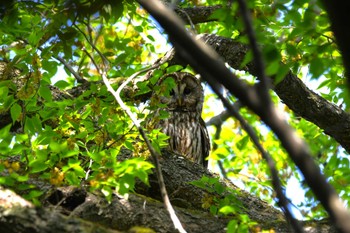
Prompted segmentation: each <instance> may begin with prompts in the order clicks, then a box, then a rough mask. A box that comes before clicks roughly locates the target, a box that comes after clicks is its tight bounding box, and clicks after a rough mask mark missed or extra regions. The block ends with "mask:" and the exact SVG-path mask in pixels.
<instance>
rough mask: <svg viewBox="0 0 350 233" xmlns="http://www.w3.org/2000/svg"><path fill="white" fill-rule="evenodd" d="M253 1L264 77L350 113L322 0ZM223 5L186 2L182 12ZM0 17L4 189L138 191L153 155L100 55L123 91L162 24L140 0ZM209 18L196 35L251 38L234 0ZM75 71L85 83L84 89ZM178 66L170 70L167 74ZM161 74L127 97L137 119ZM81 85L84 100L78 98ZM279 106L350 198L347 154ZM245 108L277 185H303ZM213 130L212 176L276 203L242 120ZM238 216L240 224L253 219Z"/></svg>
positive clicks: (210, 109)
mask: <svg viewBox="0 0 350 233" xmlns="http://www.w3.org/2000/svg"><path fill="white" fill-rule="evenodd" d="M248 2H249V7H250V9H251V12H252V14H253V23H254V26H255V29H256V33H257V37H258V41H259V44H261V45H262V46H261V47H262V51H263V54H264V58H265V63H266V64H267V67H266V70H267V73H268V74H269V75H271V76H275V77H276V78H275V80H276V82H278V81H280V80H281V78H282V77H283V76H284V75H285V74H286V73H287V71H288V70H289V69H290V70H291V71H292V72H293V73H295V74H298V76H299V77H300V78H302V79H303V80H304V81H305V80H311V82H310V84H312V85H314V86H315V89H319V91H320V92H321V93H322V96H323V97H324V98H326V99H327V100H329V101H332V102H334V103H337V104H338V103H339V104H340V103H341V104H342V106H343V108H344V109H345V110H348V109H349V102H348V101H349V98H347V91H346V89H345V84H344V83H345V81H344V80H345V78H344V77H343V75H342V74H343V72H344V71H343V67H342V66H341V57H340V54H339V52H338V50H337V48H336V44H335V41H334V36H333V34H332V32H331V30H330V24H329V21H328V18H327V15H326V13H325V11H324V9H323V7H322V6H321V5H320V4H319V1H311V2H310V1H305V0H294V1H289V0H255V1H248ZM221 3H222V2H221V1H216V0H208V1H181V3H180V6H181V7H190V6H194V5H207V6H211V5H215V4H221ZM0 17H1V18H2V20H1V24H0V32H1V33H0V35H1V37H0V46H1V50H0V53H1V61H3V62H5V63H6V66H5V69H4V71H3V73H2V74H1V76H0V93H1V94H0V114H5V113H9V114H10V118H11V121H10V123H9V124H7V125H6V126H4V127H3V128H2V129H1V130H0V158H1V164H0V172H1V174H5V175H3V176H1V177H0V184H2V185H7V186H11V187H16V188H17V189H19V190H22V191H25V192H24V193H25V195H26V197H27V198H28V199H31V200H33V201H36V202H37V203H38V201H37V199H38V197H40V195H41V193H40V192H39V191H37V189H36V187H35V185H34V184H31V183H30V182H28V180H29V178H30V177H39V178H40V179H43V180H45V181H48V182H49V183H51V184H52V185H55V186H60V185H68V184H70V185H81V184H82V183H83V181H86V182H88V183H89V184H90V186H91V187H92V188H93V189H99V190H102V192H103V193H104V194H105V195H106V196H107V197H110V196H111V194H112V191H114V190H115V191H117V192H119V193H121V194H126V193H128V192H130V191H132V190H133V189H134V184H135V179H140V180H141V181H143V182H144V183H146V184H147V183H148V179H147V174H149V172H151V169H152V167H153V166H152V164H150V163H149V162H147V161H146V160H145V159H146V158H147V156H148V152H147V148H146V147H145V144H144V143H143V141H142V140H141V139H140V137H139V134H138V132H137V130H136V128H135V127H133V125H132V123H131V121H130V119H129V117H128V116H127V115H126V114H125V113H124V112H123V111H122V110H121V108H120V107H119V106H118V105H117V104H116V102H115V100H114V99H113V97H112V96H111V95H110V94H109V93H108V91H107V89H106V87H105V86H104V85H102V84H101V76H100V74H99V72H98V71H99V68H100V67H99V65H100V64H102V58H101V56H100V55H99V53H98V52H97V51H96V48H98V50H99V51H101V53H102V54H103V55H104V56H105V57H106V58H107V59H108V60H109V62H110V65H111V69H110V70H109V72H108V78H110V80H111V81H113V82H114V83H113V85H114V87H115V88H116V87H118V86H119V84H120V83H121V82H122V81H123V80H124V79H125V78H126V77H129V76H130V75H131V74H133V73H135V72H136V71H138V70H140V69H141V68H144V67H145V66H148V65H150V64H152V63H154V61H155V60H156V59H157V58H159V57H160V56H162V53H163V52H164V51H166V50H167V49H168V48H169V46H167V45H166V44H165V41H166V40H165V39H164V38H163V37H161V35H160V34H159V32H158V31H160V32H162V31H161V29H159V28H158V27H157V24H156V23H155V22H154V21H153V20H152V19H151V18H150V17H149V15H148V14H147V13H146V12H145V11H144V10H143V9H142V8H140V7H139V6H138V5H137V4H136V3H135V2H133V1H99V0H94V1H82V0H81V1H63V0H56V1H47V0H42V1H13V6H12V8H9V9H8V10H7V11H6V12H2V13H1V14H0ZM212 18H215V19H217V21H215V22H207V23H203V24H198V25H196V30H197V32H198V33H216V34H218V35H222V36H226V37H230V38H233V39H235V40H237V41H240V42H244V43H246V42H247V38H246V34H245V32H244V26H243V23H242V21H241V18H240V17H239V12H238V6H237V3H236V2H235V1H233V3H232V5H231V7H223V8H221V9H219V10H218V11H216V12H215V13H214V14H213V16H212ZM92 45H93V46H92ZM248 54H249V53H248ZM62 60H63V61H65V62H66V63H67V65H66V66H63V64H62ZM250 60H251V56H248V55H247V57H246V59H245V62H249V61H250ZM281 61H282V62H283V64H281V63H280V62H281ZM1 64H4V63H1ZM68 67H72V68H73V70H75V71H76V73H77V74H78V75H79V76H80V77H83V78H84V80H86V81H85V83H84V81H81V80H78V79H77V77H76V76H75V75H74V74H73V73H72V72H71V70H69V69H68ZM163 68H164V67H163ZM178 69H179V67H176V66H175V67H169V68H168V70H166V69H165V71H164V72H172V71H174V70H178ZM187 69H190V68H187ZM14 73H15V74H14ZM162 74H163V73H158V74H157V73H155V74H154V77H155V78H156V79H150V80H147V81H143V82H139V83H138V84H137V86H138V87H139V91H138V92H137V93H134V95H133V96H132V98H129V99H127V98H125V99H126V101H127V102H126V104H127V105H128V106H129V107H130V108H131V110H132V111H133V112H135V113H137V116H138V117H139V119H145V118H146V115H147V114H146V113H147V109H146V110H145V109H143V108H142V104H140V100H139V99H138V98H137V96H139V95H142V94H145V93H149V92H150V91H151V89H150V88H149V85H148V84H149V83H151V84H154V83H155V82H156V80H157V78H159V77H160V76H161V75H162ZM240 76H241V78H242V79H245V80H247V82H248V83H254V82H255V79H254V77H251V76H248V75H240ZM87 83H88V84H87ZM49 85H53V86H54V88H55V89H57V90H59V93H61V94H59V96H55V95H53V94H52V88H53V87H50V86H49ZM86 85H87V88H86V89H85V90H84V91H83V93H81V94H79V95H76V94H75V93H79V88H82V87H84V88H85V87H86ZM62 93H64V94H62ZM60 95H64V96H60ZM272 95H273V94H272ZM273 99H274V101H275V103H276V105H278V107H279V108H281V110H283V111H284V113H285V115H286V116H287V117H288V119H289V122H290V123H291V124H292V125H293V126H294V127H295V128H296V130H297V131H298V133H299V135H300V136H301V137H302V138H304V139H305V140H306V142H308V144H309V145H310V147H311V150H312V152H313V154H315V160H317V161H318V163H319V164H320V166H321V168H322V171H323V173H324V174H325V175H327V177H329V178H328V179H329V181H330V183H331V184H332V185H334V187H335V188H336V190H337V191H338V193H340V195H341V196H342V198H343V199H344V200H345V201H346V203H347V202H348V201H349V199H350V197H349V192H348V190H347V189H348V187H349V185H348V184H349V183H350V174H349V169H348V167H349V166H348V165H349V159H348V158H347V154H346V153H345V152H344V151H343V150H342V149H341V148H339V145H338V144H337V143H336V142H335V141H334V140H333V139H331V138H330V137H329V136H327V135H325V134H324V133H323V132H322V130H320V129H319V128H317V127H316V126H314V125H313V124H311V123H310V122H308V121H306V120H304V119H300V117H298V116H295V115H294V114H293V113H292V112H291V110H290V109H288V108H287V107H285V106H284V105H282V104H281V103H279V100H278V98H277V97H276V96H274V95H273ZM231 100H232V101H236V100H235V99H234V98H231ZM215 106H219V105H218V103H217V100H216V97H215V96H214V95H212V94H210V93H208V94H207V95H206V101H205V108H204V113H203V117H204V119H205V120H208V119H209V118H210V117H213V116H214V115H216V114H217V113H218V109H217V108H216V107H215ZM240 112H241V114H242V115H243V116H244V117H245V119H246V120H247V121H248V123H249V124H250V125H251V126H252V127H253V128H254V129H255V131H256V132H258V136H259V138H260V140H261V142H262V144H263V146H264V147H265V149H266V150H267V151H268V152H269V153H270V154H271V156H272V157H273V158H274V160H275V161H276V166H277V169H278V171H279V175H280V178H281V180H282V184H283V185H284V186H286V185H287V183H288V181H289V180H290V179H292V178H296V179H297V180H298V181H300V182H303V178H302V177H301V176H300V175H299V173H298V171H297V170H296V168H295V167H294V166H293V165H292V163H291V162H290V161H289V158H288V156H287V154H286V153H285V151H284V150H283V148H282V147H281V145H280V143H279V142H278V140H277V139H276V137H275V135H274V134H273V133H272V132H271V131H270V130H269V129H267V128H266V126H264V125H263V124H262V123H261V122H260V121H259V119H258V117H257V116H256V115H254V114H252V113H251V112H250V111H249V110H247V109H245V108H242V109H241V110H240ZM13 129H16V131H13ZM210 131H211V132H212V135H211V136H212V138H213V141H214V142H215V144H217V145H218V147H217V149H215V150H213V151H212V152H211V155H210V159H211V161H212V162H211V163H212V166H211V168H212V169H213V170H215V169H217V167H218V166H217V162H221V163H222V165H223V168H224V170H225V173H226V175H227V176H228V177H229V178H231V179H232V180H233V181H234V182H236V183H239V184H241V185H242V186H243V187H244V188H245V189H246V190H248V191H249V192H251V193H253V194H256V195H257V196H260V197H262V198H264V199H265V200H268V201H270V202H273V200H274V198H275V197H274V194H273V191H272V188H271V182H270V180H271V178H270V176H269V171H268V168H267V165H266V163H265V162H264V161H263V159H262V158H261V156H260V155H259V153H258V152H257V151H256V150H255V148H254V146H253V144H252V142H251V140H250V139H249V137H248V136H247V134H246V133H245V132H244V131H243V130H242V129H241V127H240V125H239V123H238V122H237V121H236V120H234V119H228V120H227V121H226V122H224V123H223V125H222V131H221V134H220V137H219V138H215V136H214V135H215V129H214V127H211V128H210ZM149 136H150V137H151V140H152V143H153V145H155V146H157V145H158V146H159V148H160V147H163V146H165V145H164V142H165V140H166V138H165V136H164V135H161V134H159V132H156V131H153V132H150V134H149ZM125 148H127V149H129V150H131V151H132V153H133V157H132V158H131V159H128V160H119V159H118V155H119V154H120V152H121V151H122V150H124V149H125ZM159 148H158V149H159ZM203 179H204V180H202V181H201V182H199V183H198V182H197V183H194V184H196V185H198V186H200V187H203V188H205V189H207V190H208V191H210V192H211V193H218V194H221V193H222V192H224V191H227V190H223V188H222V187H221V186H218V183H217V180H210V179H209V180H206V179H208V178H203ZM205 183H208V184H210V186H206V185H204V184H205ZM344 187H345V188H344ZM304 189H305V191H306V196H305V197H306V200H305V202H302V203H299V205H300V208H301V209H304V208H307V210H308V211H307V213H306V216H308V217H314V216H317V217H324V216H325V213H324V211H323V209H322V208H320V206H319V204H318V203H317V202H315V198H314V197H313V195H312V193H311V192H310V190H309V188H308V187H304ZM214 203H215V205H210V207H209V208H210V212H212V213H213V214H217V213H218V212H222V213H223V214H225V213H230V214H231V213H236V209H235V204H237V202H236V200H235V198H234V195H233V194H232V195H230V196H229V197H228V199H227V200H215V201H214ZM232 208H233V209H232ZM309 208H311V211H309ZM231 210H232V211H231ZM241 217H242V219H241V220H240V221H241V223H245V222H246V221H248V220H247V219H246V218H245V217H244V216H241ZM239 225H242V226H243V225H244V224H240V223H238V222H231V223H230V225H229V228H230V229H234V228H236V227H239ZM238 232H239V231H238Z"/></svg>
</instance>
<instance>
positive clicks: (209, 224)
mask: <svg viewBox="0 0 350 233" xmlns="http://www.w3.org/2000/svg"><path fill="white" fill-rule="evenodd" d="M120 156H121V157H123V156H124V159H125V158H127V157H128V156H129V155H127V153H123V154H122V155H120ZM161 165H162V169H163V174H164V178H165V183H166V186H167V189H168V192H169V195H170V199H171V202H172V204H173V206H174V208H175V211H176V214H177V215H178V217H179V219H180V221H181V222H182V224H183V226H184V228H185V229H186V231H187V232H194V233H196V232H198V233H199V232H208V233H211V232H212V233H218V232H226V230H225V228H226V226H227V224H228V222H229V221H230V220H232V219H236V220H239V214H247V215H248V216H249V217H250V219H251V220H253V221H255V222H257V225H256V226H255V227H254V228H253V229H251V230H252V231H253V230H254V229H255V230H258V229H260V230H274V231H275V232H292V230H291V229H290V227H289V225H288V223H287V222H286V221H285V220H284V218H283V215H282V213H281V212H280V211H278V210H277V209H275V208H274V207H272V206H269V205H268V204H267V203H266V202H264V201H262V200H260V199H258V198H257V197H254V196H252V195H250V194H249V193H247V192H245V191H243V190H240V189H238V188H237V187H236V186H234V185H233V184H232V183H230V182H229V181H227V180H221V181H220V182H221V184H223V185H224V186H225V187H229V188H230V189H233V190H235V192H236V194H235V195H236V197H237V201H238V202H239V203H241V204H242V208H241V211H239V212H237V214H236V215H231V216H223V215H212V214H210V213H209V210H208V208H204V207H203V203H204V202H205V200H206V199H210V198H213V197H215V198H216V199H218V200H219V199H224V198H225V197H226V198H227V197H228V195H229V193H227V192H226V193H223V194H218V193H211V192H207V191H205V190H203V189H201V188H198V187H196V186H194V185H191V184H189V182H190V181H193V180H197V179H200V178H201V177H202V175H206V176H208V177H212V178H213V177H215V175H213V174H211V173H210V172H209V171H207V170H206V169H204V168H202V167H201V166H199V165H197V164H193V163H192V162H190V161H187V160H186V159H184V158H182V157H178V156H176V155H173V154H169V153H167V152H164V153H163V156H162V160H161ZM149 179H150V185H149V186H146V185H144V184H141V183H138V185H137V186H136V187H137V188H136V190H135V193H133V194H130V195H129V197H128V199H125V198H123V197H121V196H119V195H113V197H112V200H111V201H110V202H108V201H107V200H106V199H105V198H104V197H103V195H102V194H99V193H91V192H89V191H87V188H79V187H61V188H52V189H51V190H50V191H47V190H46V192H47V195H46V196H45V198H43V200H42V204H43V206H42V207H34V206H33V205H32V204H31V203H29V202H27V201H25V200H23V199H22V198H21V197H19V196H17V195H16V194H15V193H13V192H11V191H9V190H4V189H1V190H0V231H1V232H9V233H12V232H13V233H21V232H24V233H26V232H28V233H29V232H31V233H33V232H34V233H35V232H138V230H141V229H142V230H146V229H147V230H148V231H145V232H159V233H163V232H164V233H165V232H176V231H175V229H174V228H173V225H172V222H171V220H170V217H169V216H168V213H167V211H166V210H165V209H164V206H163V204H162V203H161V202H160V201H159V200H160V199H161V197H160V193H159V188H158V183H157V180H156V176H155V174H151V175H150V177H149ZM238 202H237V203H236V204H239V203H238ZM213 204H215V203H213ZM303 225H304V229H305V231H306V232H320V233H323V232H335V230H334V228H333V227H332V226H331V225H330V224H329V222H328V221H327V220H323V221H309V222H304V223H303Z"/></svg>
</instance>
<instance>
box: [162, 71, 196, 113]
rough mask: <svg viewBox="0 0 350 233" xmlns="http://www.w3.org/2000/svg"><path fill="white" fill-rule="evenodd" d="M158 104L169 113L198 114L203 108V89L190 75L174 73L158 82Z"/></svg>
mask: <svg viewBox="0 0 350 233" xmlns="http://www.w3.org/2000/svg"><path fill="white" fill-rule="evenodd" d="M159 86H160V90H161V93H162V94H160V98H159V100H160V103H162V104H165V105H166V106H167V110H170V111H184V112H199V113H201V111H202V107H203V87H202V85H201V83H200V81H199V80H198V79H197V78H196V77H195V76H194V75H192V74H190V73H186V72H175V73H171V74H167V75H165V76H163V77H162V78H161V79H160V80H159Z"/></svg>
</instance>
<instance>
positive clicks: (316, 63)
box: [309, 57, 325, 78]
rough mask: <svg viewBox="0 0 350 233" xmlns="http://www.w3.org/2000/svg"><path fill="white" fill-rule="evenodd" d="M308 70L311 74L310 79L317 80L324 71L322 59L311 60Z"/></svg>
mask: <svg viewBox="0 0 350 233" xmlns="http://www.w3.org/2000/svg"><path fill="white" fill-rule="evenodd" d="M309 68H310V73H311V74H312V77H313V78H318V77H319V76H321V75H322V74H323V72H324V71H325V66H324V63H323V59H322V58H319V57H318V58H316V59H314V60H312V61H311V63H310V67H309Z"/></svg>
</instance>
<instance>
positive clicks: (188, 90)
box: [184, 87, 191, 95]
mask: <svg viewBox="0 0 350 233" xmlns="http://www.w3.org/2000/svg"><path fill="white" fill-rule="evenodd" d="M184 94H185V95H189V94H191V89H190V88H188V87H185V90H184Z"/></svg>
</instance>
